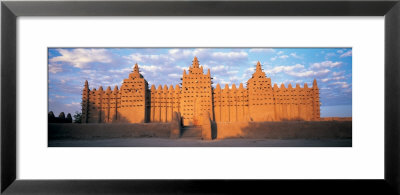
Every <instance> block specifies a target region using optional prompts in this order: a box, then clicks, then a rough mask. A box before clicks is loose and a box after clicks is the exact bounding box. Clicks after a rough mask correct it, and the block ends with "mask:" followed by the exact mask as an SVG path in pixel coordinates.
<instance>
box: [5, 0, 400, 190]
mask: <svg viewBox="0 0 400 195" xmlns="http://www.w3.org/2000/svg"><path fill="white" fill-rule="evenodd" d="M19 16H385V86H384V87H385V159H384V160H385V176H384V179H382V180H19V179H18V180H16V164H17V159H16V114H17V111H16V108H17V107H16V106H17V105H16V97H17V94H16V87H17V83H16V77H17V72H16V71H17V67H16V62H17V60H16V57H17V56H16V51H17V44H16V41H17V40H16V33H17V26H16V23H17V22H16V20H17V18H18V17H19ZM399 35H400V3H399V1H398V0H385V1H369V0H360V1H358V0H345V1H343V0H342V1H324V0H315V1H312V0H308V1H302V0H298V1H296V0H289V1H276V0H260V1H244V0H239V1H223V0H216V1H184V0H183V1H178V0H174V1H79V2H78V1H26V2H24V1H2V2H1V192H2V193H4V194H31V193H32V194H87V193H91V194H95V193H96V194H97V193H100V194H144V193H146V194H160V193H167V194H175V193H180V194H182V193H187V194H204V193H216V194H236V193H238V194H255V193H257V194H258V193H263V194H264V193H271V192H275V193H277V194H278V193H279V194H301V193H307V194H348V193H349V194H350V193H352V194H362V193H372V194H399V193H400V177H399V172H400V167H399V165H400V164H399V163H400V162H399V160H400V158H399V157H400V156H399V153H400V151H399V149H400V144H399V142H400V139H399V138H400V134H399V130H400V120H398V117H399V116H400V107H399V106H400V105H399V100H400V55H399V54H400V38H399ZM371 77H373V75H371ZM354 101H357V100H354ZM149 171H151V170H149ZM177 171H180V170H177ZM365 171H368V170H365ZM273 194H274V193H273Z"/></svg>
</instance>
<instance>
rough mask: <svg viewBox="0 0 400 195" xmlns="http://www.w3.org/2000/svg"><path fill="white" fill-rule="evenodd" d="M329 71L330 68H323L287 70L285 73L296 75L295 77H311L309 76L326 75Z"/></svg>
mask: <svg viewBox="0 0 400 195" xmlns="http://www.w3.org/2000/svg"><path fill="white" fill-rule="evenodd" d="M329 72H330V70H328V69H324V70H318V71H312V70H307V71H302V72H295V71H290V72H287V74H288V75H291V76H296V77H311V76H314V77H319V76H323V75H326V74H328V73H329Z"/></svg>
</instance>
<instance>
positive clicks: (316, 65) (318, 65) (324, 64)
mask: <svg viewBox="0 0 400 195" xmlns="http://www.w3.org/2000/svg"><path fill="white" fill-rule="evenodd" d="M341 64H342V62H332V61H324V62H319V63H314V64H312V65H311V67H310V68H311V69H321V68H335V67H338V66H340V65H341Z"/></svg>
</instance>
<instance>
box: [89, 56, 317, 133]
mask: <svg viewBox="0 0 400 195" xmlns="http://www.w3.org/2000/svg"><path fill="white" fill-rule="evenodd" d="M211 84H212V77H211V73H210V69H208V70H207V73H206V74H204V71H203V67H202V66H200V64H199V61H198V59H197V57H194V60H193V61H192V65H191V66H190V67H189V70H188V72H187V71H186V70H184V71H183V75H182V83H181V85H176V86H175V88H174V87H173V86H172V85H170V86H169V87H168V86H167V85H164V86H163V87H162V86H161V85H159V86H158V87H157V88H156V87H155V86H154V85H152V86H151V87H150V89H149V86H148V83H147V81H146V80H145V79H144V78H143V76H142V75H141V74H140V72H139V66H138V64H135V66H134V69H133V72H131V73H130V74H129V77H128V78H127V79H124V80H123V83H122V86H121V88H120V89H118V86H115V87H114V89H113V90H111V88H110V87H107V89H106V90H103V88H102V87H101V86H100V87H99V89H98V90H96V89H95V88H94V89H92V90H91V89H89V84H88V82H87V81H85V86H84V88H83V93H82V122H83V123H148V122H170V121H171V120H172V116H173V113H174V112H177V113H179V115H180V116H181V121H182V125H184V126H191V125H201V123H202V120H201V115H202V114H204V113H207V112H208V113H209V115H210V118H211V120H212V121H214V122H240V121H285V120H305V121H318V120H320V102H319V89H318V86H317V81H316V80H315V79H314V82H313V86H312V87H308V86H307V83H305V84H304V87H303V88H302V87H300V85H299V84H296V87H292V85H291V84H289V85H288V87H285V85H284V84H281V85H280V87H278V85H277V84H274V85H273V86H272V83H271V78H268V77H267V76H266V74H265V72H264V71H263V70H262V68H261V64H260V62H258V63H257V66H256V70H255V72H254V73H253V75H252V77H251V78H250V79H249V80H248V81H247V85H246V87H245V86H243V83H240V85H239V87H237V86H236V85H235V84H232V86H231V87H229V85H228V84H227V85H225V87H224V89H221V86H220V85H219V84H217V85H216V87H215V88H213V87H212V86H211Z"/></svg>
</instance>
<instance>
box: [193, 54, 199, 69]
mask: <svg viewBox="0 0 400 195" xmlns="http://www.w3.org/2000/svg"><path fill="white" fill-rule="evenodd" d="M192 66H193V68H199V60H197V57H196V56H194V59H193V64H192Z"/></svg>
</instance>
